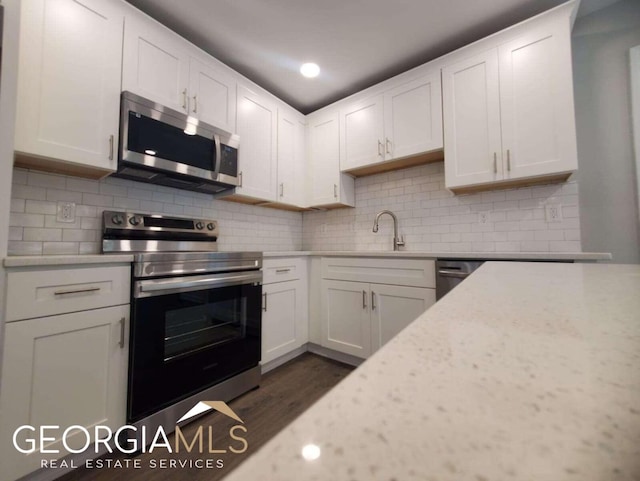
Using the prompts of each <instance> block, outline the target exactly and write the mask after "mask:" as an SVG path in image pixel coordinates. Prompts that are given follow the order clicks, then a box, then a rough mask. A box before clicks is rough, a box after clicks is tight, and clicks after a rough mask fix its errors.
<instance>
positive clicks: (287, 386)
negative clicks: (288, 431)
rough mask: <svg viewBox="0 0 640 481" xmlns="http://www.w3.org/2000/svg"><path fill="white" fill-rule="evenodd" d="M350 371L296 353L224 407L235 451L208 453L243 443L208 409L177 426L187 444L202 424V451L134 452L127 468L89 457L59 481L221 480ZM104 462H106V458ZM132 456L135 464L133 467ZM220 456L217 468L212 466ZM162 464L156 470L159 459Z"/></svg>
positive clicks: (109, 457) (224, 420)
mask: <svg viewBox="0 0 640 481" xmlns="http://www.w3.org/2000/svg"><path fill="white" fill-rule="evenodd" d="M352 370H353V367H351V366H347V365H345V364H342V363H339V362H337V361H332V360H330V359H326V358H323V357H320V356H317V355H315V354H310V353H305V354H303V355H302V356H299V357H297V358H296V359H294V360H292V361H290V362H288V363H287V364H284V365H283V366H280V367H278V368H276V369H274V370H273V371H271V372H269V373H267V374H265V375H264V376H263V377H262V382H261V384H260V387H259V388H258V389H255V390H253V391H250V392H248V393H246V394H244V395H242V396H240V397H239V398H236V399H234V400H233V401H231V402H229V403H228V404H229V406H230V407H231V409H233V411H234V412H235V413H236V414H237V415H238V416H239V417H240V418H241V419H242V420H243V421H244V426H245V427H246V429H247V432H246V433H244V432H242V431H236V432H235V433H236V435H237V436H239V437H242V438H244V439H246V441H247V443H248V449H247V450H246V452H244V453H241V454H234V453H232V452H227V453H225V454H218V453H213V454H210V453H209V449H210V448H209V444H211V447H212V448H213V450H222V449H226V450H227V451H230V450H229V449H228V448H229V447H234V448H235V449H240V450H241V449H242V448H243V443H242V442H241V441H238V440H234V439H232V438H230V436H229V429H230V428H231V427H233V426H234V425H237V424H239V423H238V422H236V421H234V420H232V419H230V418H228V417H226V416H224V415H222V414H220V413H218V412H212V413H211V414H208V415H205V416H203V417H201V418H200V419H198V420H196V421H195V422H193V423H191V424H189V425H187V426H185V427H184V429H183V433H184V437H185V439H186V440H187V442H190V441H191V440H192V439H193V437H194V435H195V433H196V430H197V429H198V427H200V426H204V431H203V434H204V436H203V440H204V443H203V445H204V453H200V452H199V448H198V446H197V445H196V446H195V447H194V449H193V451H192V452H191V453H186V452H185V451H184V448H183V449H182V451H181V452H180V453H175V452H174V453H168V451H167V450H166V449H162V448H161V449H158V450H157V451H154V452H153V453H143V454H139V455H138V456H136V457H134V458H129V459H130V460H129V461H128V462H129V463H130V466H129V467H122V468H116V467H111V468H106V467H102V468H97V467H95V465H96V464H97V463H96V462H95V461H94V467H93V468H92V469H89V468H86V467H84V466H82V467H79V468H78V469H76V470H74V471H72V472H70V473H68V474H66V475H65V476H63V477H62V478H59V479H60V480H62V481H107V480H115V479H126V480H127V481H148V480H150V479H154V480H156V479H157V480H183V479H184V480H195V481H198V480H203V481H204V480H206V481H214V480H219V479H222V478H224V477H225V476H226V475H228V474H229V473H230V472H231V471H232V470H233V469H234V468H235V467H236V466H238V465H239V464H240V463H242V461H244V460H245V459H247V458H248V457H249V456H250V455H251V454H252V453H253V452H255V451H256V450H258V449H259V448H260V446H262V445H263V444H265V443H266V442H267V441H268V440H269V439H271V438H272V437H273V436H274V435H275V434H277V433H278V432H279V431H280V430H281V429H282V428H284V427H285V426H286V425H288V424H289V423H290V422H291V421H293V420H294V419H295V418H297V417H298V416H299V415H300V414H302V413H303V412H304V411H305V410H306V409H307V408H309V407H310V406H311V405H312V404H313V403H314V402H315V401H317V400H318V399H319V398H320V397H321V396H322V395H323V394H325V393H326V392H327V391H329V390H330V389H331V388H332V387H333V386H335V385H336V384H337V383H338V382H339V381H340V380H342V379H343V378H344V377H345V376H347V374H349V373H350V372H351V371H352ZM209 426H211V432H212V436H211V443H210V442H209V435H208V432H207V431H208V429H209V428H208V427H209ZM169 442H170V444H171V446H174V435H173V434H172V435H171V436H169ZM207 459H209V460H211V461H209V462H210V463H212V464H213V467H210V468H207V467H202V468H198V467H189V466H188V465H187V466H185V467H171V466H170V463H171V460H175V462H176V463H179V462H181V463H185V462H186V463H189V462H192V461H195V460H201V461H204V460H207ZM102 460H103V462H104V463H105V464H104V465H105V466H106V463H107V462H112V463H113V462H114V460H119V461H120V462H122V463H123V464H124V463H125V462H127V461H126V460H127V458H124V457H123V456H122V455H121V454H120V455H116V454H115V453H114V454H109V455H107V456H104V457H103V458H102ZM109 460H110V461H109ZM134 460H137V461H136V462H138V463H139V464H140V468H134V467H133V464H132V463H133V462H134ZM218 460H221V461H222V463H223V467H221V468H218V467H215V465H216V462H218ZM163 462H164V463H166V465H167V467H166V468H162V467H161V463H163Z"/></svg>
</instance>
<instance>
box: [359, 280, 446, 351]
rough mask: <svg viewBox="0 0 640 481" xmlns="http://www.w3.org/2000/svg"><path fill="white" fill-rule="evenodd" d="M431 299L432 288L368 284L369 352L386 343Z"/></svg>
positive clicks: (426, 306) (433, 298)
mask: <svg viewBox="0 0 640 481" xmlns="http://www.w3.org/2000/svg"><path fill="white" fill-rule="evenodd" d="M435 302H436V291H435V289H427V288H421V287H405V286H389V285H385V284H371V345H372V351H376V350H377V349H379V348H380V347H381V346H383V345H384V344H386V343H387V342H388V341H389V340H390V339H391V338H393V337H394V336H395V335H396V334H398V333H399V332H400V331H401V330H403V329H404V328H405V327H407V326H408V325H409V324H411V323H412V322H413V321H414V320H415V319H416V318H417V317H418V316H420V314H422V313H423V312H424V311H426V310H427V309H428V308H429V307H431V306H432V305H433V304H435Z"/></svg>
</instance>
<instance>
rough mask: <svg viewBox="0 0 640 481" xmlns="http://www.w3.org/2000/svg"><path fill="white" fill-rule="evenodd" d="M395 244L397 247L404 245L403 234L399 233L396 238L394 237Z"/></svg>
mask: <svg viewBox="0 0 640 481" xmlns="http://www.w3.org/2000/svg"><path fill="white" fill-rule="evenodd" d="M396 245H397V246H398V247H400V246H404V236H402V235H401V236H400V237H399V238H398V239H396Z"/></svg>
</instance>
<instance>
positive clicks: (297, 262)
mask: <svg viewBox="0 0 640 481" xmlns="http://www.w3.org/2000/svg"><path fill="white" fill-rule="evenodd" d="M304 275H305V269H304V260H303V259H301V258H299V257H288V258H279V259H264V260H263V261H262V283H263V284H273V283H274V282H284V281H295V280H296V279H300V277H301V276H304Z"/></svg>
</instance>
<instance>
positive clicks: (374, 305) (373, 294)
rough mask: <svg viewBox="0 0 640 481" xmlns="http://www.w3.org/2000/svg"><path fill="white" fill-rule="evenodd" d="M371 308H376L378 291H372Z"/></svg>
mask: <svg viewBox="0 0 640 481" xmlns="http://www.w3.org/2000/svg"><path fill="white" fill-rule="evenodd" d="M371 310H372V311H375V310H376V293H375V292H373V291H371Z"/></svg>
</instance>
